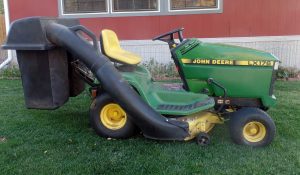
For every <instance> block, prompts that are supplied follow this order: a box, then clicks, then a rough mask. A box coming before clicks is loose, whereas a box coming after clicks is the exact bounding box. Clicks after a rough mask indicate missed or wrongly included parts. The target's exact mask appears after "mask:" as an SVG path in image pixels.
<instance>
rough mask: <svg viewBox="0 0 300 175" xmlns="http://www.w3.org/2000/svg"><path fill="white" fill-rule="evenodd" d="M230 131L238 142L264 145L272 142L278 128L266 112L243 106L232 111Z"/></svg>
mask: <svg viewBox="0 0 300 175" xmlns="http://www.w3.org/2000/svg"><path fill="white" fill-rule="evenodd" d="M229 131H230V136H231V138H232V140H233V141H234V142H235V143H237V144H240V145H247V146H252V147H262V146H267V145H269V144H270V143H271V142H272V140H273V139H274V136H275V132H276V128H275V124H274V122H273V120H272V118H271V117H270V116H269V115H268V114H267V113H266V112H264V111H262V110H260V109H258V108H242V109H240V110H238V111H237V112H233V113H232V115H231V117H230V123H229Z"/></svg>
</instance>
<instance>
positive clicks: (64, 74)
mask: <svg viewBox="0 0 300 175" xmlns="http://www.w3.org/2000/svg"><path fill="white" fill-rule="evenodd" d="M182 33H183V29H176V30H174V31H171V32H168V33H165V34H163V35H160V36H158V37H155V38H154V39H153V40H159V41H163V42H166V43H167V44H168V45H169V48H170V52H171V55H172V59H173V60H174V63H175V65H176V67H177V69H178V73H179V75H180V78H181V81H182V82H181V83H171V82H155V81H153V80H152V78H151V75H150V73H149V71H148V70H147V69H146V68H145V67H143V66H140V65H139V63H140V62H141V60H142V58H141V57H140V56H138V55H137V54H135V53H132V52H129V51H126V50H124V49H122V48H121V47H120V44H119V40H118V37H117V35H116V33H115V32H113V31H111V30H102V31H101V36H100V47H99V45H98V41H97V39H96V37H95V35H94V34H93V33H92V32H90V31H89V30H87V29H86V28H85V27H83V26H80V25H79V23H78V21H77V20H75V19H47V18H27V19H22V20H18V21H16V22H14V23H13V25H12V27H11V30H10V33H9V36H8V39H7V43H6V44H5V45H4V46H3V48H5V49H14V50H17V56H18V62H19V65H20V70H21V73H22V82H23V87H24V94H25V102H26V106H27V107H28V108H38V109H56V108H58V107H60V106H62V105H63V104H64V103H65V102H66V101H67V100H68V98H69V97H70V96H76V95H78V94H80V93H81V92H82V91H83V89H84V86H83V85H84V83H83V82H86V83H88V84H89V85H90V86H91V88H90V92H91V94H92V97H93V101H92V104H91V106H90V121H91V125H92V127H93V128H94V129H95V131H96V133H97V134H99V135H100V136H102V137H110V138H128V137H131V136H133V135H134V134H135V133H136V132H137V131H140V132H141V133H143V135H144V136H145V137H146V138H151V139H158V140H179V141H181V140H182V141H184V140H185V141H187V140H192V139H194V138H195V140H196V141H197V143H198V144H199V145H207V144H208V143H209V142H210V137H209V135H208V132H209V131H211V130H212V129H213V127H214V126H215V124H223V123H224V122H226V121H227V120H228V121H229V130H230V136H231V138H232V139H233V141H234V142H236V143H237V144H242V145H249V146H253V147H258V146H265V145H268V144H269V143H270V142H271V141H272V140H273V138H274V135H275V125H274V122H273V120H272V119H271V118H270V116H269V115H268V114H267V113H266V112H265V111H266V110H267V109H269V108H270V107H272V106H274V105H275V101H276V98H275V96H274V95H273V86H274V80H275V71H276V70H277V68H278V63H279V61H278V59H277V58H276V57H274V56H273V55H272V54H269V53H266V52H262V51H258V50H253V49H247V48H242V47H237V46H230V45H225V44H210V43H204V42H201V41H199V40H198V39H185V38H183V35H182ZM83 34H84V35H83ZM83 36H89V37H90V38H91V39H92V41H93V44H90V42H88V41H87V40H86V39H85V38H84V37H83ZM175 38H178V40H177V39H175ZM100 48H101V51H100ZM90 72H92V74H93V76H94V77H96V78H97V80H98V81H97V83H96V82H95V81H94V80H93V76H91V74H90Z"/></svg>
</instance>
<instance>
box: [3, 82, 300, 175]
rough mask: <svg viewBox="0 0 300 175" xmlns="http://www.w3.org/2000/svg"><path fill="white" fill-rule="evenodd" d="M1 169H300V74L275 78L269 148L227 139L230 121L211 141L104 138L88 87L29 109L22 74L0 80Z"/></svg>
mask: <svg viewBox="0 0 300 175" xmlns="http://www.w3.org/2000/svg"><path fill="white" fill-rule="evenodd" d="M0 89H1V91H0V99H1V106H0V174H1V175H2V174H3V175H4V174H5V175H6V174H300V107H299V106H300V82H277V85H276V95H277V97H278V105H277V106H276V108H273V109H271V110H270V111H269V114H270V115H271V116H272V117H273V118H274V120H275V123H276V125H277V135H276V138H275V140H274V141H273V143H272V144H271V145H270V146H269V147H266V148H257V149H253V148H250V147H245V146H239V145H235V144H233V143H232V142H231V140H230V138H229V135H228V129H227V125H220V126H217V127H216V128H215V129H214V130H213V131H212V133H211V135H212V144H211V145H210V146H209V147H206V148H202V147H199V146H197V145H196V144H195V143H194V142H168V141H155V140H148V139H145V138H143V137H142V136H136V137H134V138H132V139H129V140H107V139H104V138H100V137H98V136H97V135H96V134H95V133H94V132H93V130H92V129H91V128H90V127H89V122H88V109H89V104H90V98H89V96H88V94H87V93H83V94H82V95H81V96H79V97H76V98H72V99H70V100H69V102H68V103H67V104H66V105H65V106H63V107H61V108H60V109H58V110H55V111H43V110H27V109H25V107H24V99H23V92H22V87H21V83H20V80H0Z"/></svg>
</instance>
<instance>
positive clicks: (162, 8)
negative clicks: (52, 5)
mask: <svg viewBox="0 0 300 175" xmlns="http://www.w3.org/2000/svg"><path fill="white" fill-rule="evenodd" d="M106 1H107V3H106V6H107V7H106V8H107V12H97V13H64V2H63V0H58V12H59V17H64V18H97V17H121V16H123V17H126V16H167V15H187V14H210V13H223V0H218V7H217V8H206V9H183V10H171V1H170V0H157V2H158V10H156V11H152V10H149V11H127V12H113V5H112V3H113V0H106Z"/></svg>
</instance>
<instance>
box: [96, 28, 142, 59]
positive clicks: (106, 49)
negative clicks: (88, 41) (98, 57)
mask: <svg viewBox="0 0 300 175" xmlns="http://www.w3.org/2000/svg"><path fill="white" fill-rule="evenodd" d="M100 42H101V48H102V53H103V54H104V55H106V56H107V57H109V58H110V59H112V61H116V62H119V63H124V64H130V65H137V64H139V63H140V62H141V60H142V58H141V57H140V56H139V55H137V54H134V53H132V52H129V51H127V50H124V49H122V47H121V46H120V42H119V39H118V36H117V35H116V33H115V32H114V31H112V30H107V29H105V30H102V31H101V37H100Z"/></svg>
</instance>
